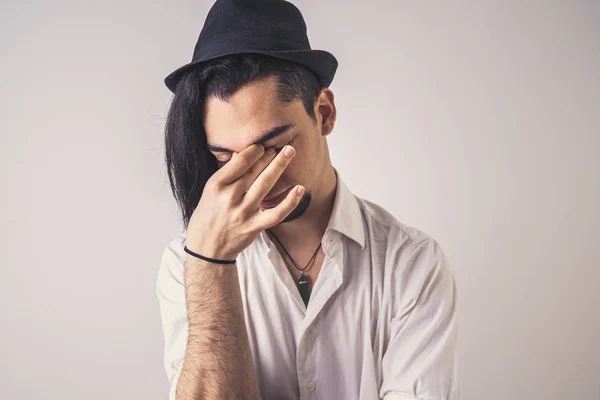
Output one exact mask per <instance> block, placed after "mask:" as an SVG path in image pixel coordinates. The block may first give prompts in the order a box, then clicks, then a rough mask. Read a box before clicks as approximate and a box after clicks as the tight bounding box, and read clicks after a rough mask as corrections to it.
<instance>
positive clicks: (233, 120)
mask: <svg viewBox="0 0 600 400" xmlns="http://www.w3.org/2000/svg"><path fill="white" fill-rule="evenodd" d="M275 82H276V81H275V78H267V79H265V80H263V81H259V82H252V83H251V84H248V85H246V86H244V87H242V88H240V89H239V90H238V91H237V92H235V93H234V94H233V95H232V96H231V98H229V99H228V101H223V100H220V99H218V98H216V97H210V98H207V99H206V103H205V107H204V129H205V131H206V139H207V142H208V143H209V144H211V145H216V146H221V147H226V148H228V149H232V150H235V151H241V150H243V149H244V148H246V147H248V146H249V145H250V144H252V143H254V142H255V141H256V140H257V139H258V138H259V137H260V136H261V135H262V134H263V133H264V132H266V131H268V130H269V129H272V128H273V127H276V126H280V125H284V124H288V123H293V122H295V121H296V120H297V119H298V118H299V115H298V113H299V112H302V111H303V110H304V108H303V105H302V102H301V101H300V100H294V101H292V102H290V103H281V102H280V101H279V99H278V97H277V91H276V85H275Z"/></svg>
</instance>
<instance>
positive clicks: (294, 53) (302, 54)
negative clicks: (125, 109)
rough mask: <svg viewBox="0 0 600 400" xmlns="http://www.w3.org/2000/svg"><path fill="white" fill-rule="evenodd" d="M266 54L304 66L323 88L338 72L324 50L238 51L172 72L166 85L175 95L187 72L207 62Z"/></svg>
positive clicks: (212, 57) (215, 55)
mask: <svg viewBox="0 0 600 400" xmlns="http://www.w3.org/2000/svg"><path fill="white" fill-rule="evenodd" d="M249 53H254V54H264V55H268V56H272V57H275V58H280V59H283V60H288V61H293V62H296V63H298V64H301V65H304V66H305V67H307V68H308V69H310V70H311V71H313V73H314V74H315V75H316V77H317V79H318V81H319V83H320V84H321V86H322V87H329V85H330V84H331V82H332V81H333V77H334V76H335V72H336V70H337V66H338V61H337V59H336V58H335V56H334V55H333V54H331V53H329V52H328V51H324V50H312V49H311V50H283V51H261V50H247V49H244V50H238V51H228V52H226V53H223V54H213V55H210V56H207V57H205V58H202V59H199V60H195V61H192V62H190V63H188V64H185V65H183V66H182V67H179V68H177V69H176V70H175V71H173V72H171V73H170V74H169V75H168V76H167V77H166V78H165V85H167V87H168V88H169V90H170V91H171V92H173V93H175V89H176V88H177V83H178V82H179V80H180V79H181V78H182V77H183V75H185V74H186V73H187V72H189V71H191V70H192V69H195V68H198V67H199V66H200V65H201V64H204V63H206V62H207V61H210V60H214V59H215V58H219V57H224V56H228V55H232V54H249Z"/></svg>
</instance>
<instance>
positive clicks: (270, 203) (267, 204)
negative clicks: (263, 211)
mask: <svg viewBox="0 0 600 400" xmlns="http://www.w3.org/2000/svg"><path fill="white" fill-rule="evenodd" d="M293 188H294V187H293V186H292V187H290V188H287V189H286V190H284V191H283V192H281V193H280V194H278V195H276V196H274V197H271V198H269V199H265V200H263V201H261V202H260V206H261V207H262V208H273V207H275V206H277V205H278V204H279V203H281V202H282V201H283V199H285V197H286V196H287V194H288V193H289V192H290V190H292V189H293Z"/></svg>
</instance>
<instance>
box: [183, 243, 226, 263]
mask: <svg viewBox="0 0 600 400" xmlns="http://www.w3.org/2000/svg"><path fill="white" fill-rule="evenodd" d="M183 250H185V252H186V253H188V254H190V255H192V256H194V257H198V258H199V259H201V260H205V261H208V262H211V263H215V264H235V262H236V260H216V259H214V258H208V257H204V256H201V255H200V254H198V253H194V252H193V251H191V250H190V249H188V248H187V246H183Z"/></svg>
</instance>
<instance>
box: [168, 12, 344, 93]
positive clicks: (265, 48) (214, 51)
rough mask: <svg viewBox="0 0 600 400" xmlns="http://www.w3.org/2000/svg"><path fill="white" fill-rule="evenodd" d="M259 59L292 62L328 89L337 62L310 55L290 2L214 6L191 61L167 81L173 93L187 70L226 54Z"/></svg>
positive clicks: (321, 54)
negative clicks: (260, 57)
mask: <svg viewBox="0 0 600 400" xmlns="http://www.w3.org/2000/svg"><path fill="white" fill-rule="evenodd" d="M241 53H257V54H264V55H268V56H272V57H276V58H280V59H284V60H289V61H293V62H296V63H298V64H301V65H304V66H305V67H307V68H308V69H310V70H311V71H312V72H313V73H314V74H315V75H316V77H317V79H318V80H319V83H320V84H321V86H322V87H329V85H330V84H331V81H332V80H333V77H334V75H335V71H336V69H337V66H338V62H337V60H336V58H335V57H334V56H333V54H331V53H329V52H327V51H324V50H312V49H311V47H310V43H309V41H308V36H307V33H306V23H305V22H304V18H303V17H302V14H301V13H300V10H298V8H296V6H295V5H293V4H292V3H290V2H287V1H284V0H217V1H216V2H215V4H214V5H213V6H212V8H211V9H210V11H209V12H208V15H207V17H206V21H205V22H204V27H203V28H202V31H201V32H200V36H199V37H198V41H197V42H196V46H195V47H194V54H193V56H192V61H191V62H189V63H188V64H185V65H183V66H182V67H180V68H178V69H176V70H175V71H173V72H172V73H170V74H169V75H168V76H167V77H166V78H165V84H166V85H167V87H168V88H169V90H170V91H171V92H173V93H174V92H175V88H176V87H177V83H178V82H179V80H180V79H181V78H182V77H183V75H185V73H187V72H189V71H190V70H192V69H194V68H197V67H199V66H200V65H201V64H202V63H205V62H206V61H209V60H212V59H215V58H218V57H223V56H226V55H230V54H241Z"/></svg>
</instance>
